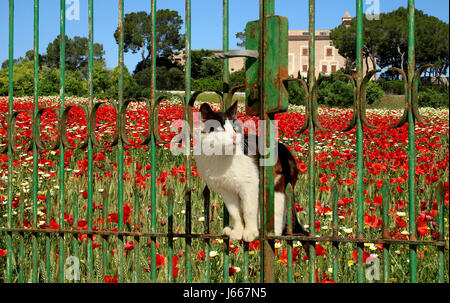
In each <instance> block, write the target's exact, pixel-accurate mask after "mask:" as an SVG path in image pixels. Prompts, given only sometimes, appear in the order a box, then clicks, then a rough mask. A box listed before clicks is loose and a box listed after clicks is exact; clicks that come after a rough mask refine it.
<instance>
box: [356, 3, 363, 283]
mask: <svg viewBox="0 0 450 303" xmlns="http://www.w3.org/2000/svg"><path fill="white" fill-rule="evenodd" d="M363 16H364V15H363V2H362V0H356V74H357V79H356V81H357V90H358V92H359V90H360V87H361V84H362V80H363V74H364V72H363V64H362V59H363V58H362V46H363ZM358 104H359V106H361V104H360V96H359V94H358ZM356 157H357V159H356V163H357V164H356V165H357V176H356V187H357V195H356V196H357V203H358V206H357V230H358V232H357V237H359V238H362V237H363V232H364V199H363V198H364V196H363V192H364V176H363V169H364V131H363V126H362V121H361V118H360V115H357V119H356ZM363 248H364V246H363V243H358V244H357V269H358V278H357V281H358V283H362V282H364V271H363Z"/></svg>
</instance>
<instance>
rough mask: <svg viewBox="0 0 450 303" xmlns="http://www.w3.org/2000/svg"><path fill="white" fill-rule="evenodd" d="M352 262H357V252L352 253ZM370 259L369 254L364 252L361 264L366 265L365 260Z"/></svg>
mask: <svg viewBox="0 0 450 303" xmlns="http://www.w3.org/2000/svg"><path fill="white" fill-rule="evenodd" d="M352 257H353V260H355V261H358V252H357V251H356V250H354V251H353V253H352ZM369 257H370V254H369V253H368V252H366V251H363V262H364V263H366V261H367V258H369Z"/></svg>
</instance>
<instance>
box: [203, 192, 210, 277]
mask: <svg viewBox="0 0 450 303" xmlns="http://www.w3.org/2000/svg"><path fill="white" fill-rule="evenodd" d="M210 201H211V192H210V190H209V188H208V186H205V189H204V190H203V202H204V204H203V209H204V211H205V227H204V233H205V234H206V235H209V221H210V220H209V219H210V217H209V215H210V214H209V207H210ZM210 242H211V241H210V239H209V238H205V246H206V248H205V260H206V271H205V282H206V283H209V282H210V278H211V262H210V260H209V252H210V251H211V244H210Z"/></svg>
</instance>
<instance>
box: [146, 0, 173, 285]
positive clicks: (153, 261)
mask: <svg viewBox="0 0 450 303" xmlns="http://www.w3.org/2000/svg"><path fill="white" fill-rule="evenodd" d="M151 23H152V31H151V35H152V36H151V39H152V43H151V45H150V56H151V60H152V73H151V75H152V77H151V82H150V100H151V102H152V106H155V104H156V58H155V52H156V49H155V48H156V0H151ZM156 121H157V120H156ZM153 127H155V130H156V131H158V125H153ZM150 144H151V145H150V162H151V166H152V167H151V172H150V178H151V184H150V204H151V209H152V210H151V218H150V220H151V226H150V228H151V231H152V232H156V141H155V137H154V135H153V134H152V138H151V143H150ZM151 240H152V241H151V243H150V255H151V259H150V263H151V273H150V276H151V281H152V282H156V238H152V239H151ZM171 261H172V260H169V262H171Z"/></svg>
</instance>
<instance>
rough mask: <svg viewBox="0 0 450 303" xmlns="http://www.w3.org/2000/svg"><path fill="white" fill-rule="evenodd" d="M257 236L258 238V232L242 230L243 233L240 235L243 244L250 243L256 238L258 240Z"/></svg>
mask: <svg viewBox="0 0 450 303" xmlns="http://www.w3.org/2000/svg"><path fill="white" fill-rule="evenodd" d="M258 236H259V232H258V231H257V230H248V229H244V232H243V233H242V239H243V240H244V241H245V242H252V241H254V240H255V239H256V238H258Z"/></svg>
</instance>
